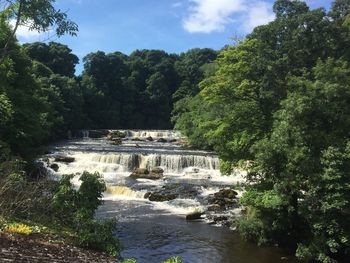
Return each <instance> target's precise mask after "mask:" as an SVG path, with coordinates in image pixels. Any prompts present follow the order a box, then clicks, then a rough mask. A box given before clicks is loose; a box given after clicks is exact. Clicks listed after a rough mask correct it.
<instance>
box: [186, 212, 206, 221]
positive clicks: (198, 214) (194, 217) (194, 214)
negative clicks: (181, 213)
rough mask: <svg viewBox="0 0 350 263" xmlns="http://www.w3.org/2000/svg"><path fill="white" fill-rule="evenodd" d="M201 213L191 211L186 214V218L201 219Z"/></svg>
mask: <svg viewBox="0 0 350 263" xmlns="http://www.w3.org/2000/svg"><path fill="white" fill-rule="evenodd" d="M202 215H203V213H202V212H193V213H190V214H188V215H186V220H197V219H201V216H202Z"/></svg>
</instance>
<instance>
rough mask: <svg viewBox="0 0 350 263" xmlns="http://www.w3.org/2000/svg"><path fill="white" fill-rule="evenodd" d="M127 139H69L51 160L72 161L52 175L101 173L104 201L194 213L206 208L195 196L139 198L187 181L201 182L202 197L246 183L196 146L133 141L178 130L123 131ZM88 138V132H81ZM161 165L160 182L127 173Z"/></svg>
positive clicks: (167, 135)
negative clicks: (225, 173) (61, 157)
mask: <svg viewBox="0 0 350 263" xmlns="http://www.w3.org/2000/svg"><path fill="white" fill-rule="evenodd" d="M122 132H124V133H125V134H126V135H127V137H126V138H125V139H124V140H123V143H122V145H111V144H110V143H109V142H108V141H107V139H90V138H82V139H77V140H71V141H68V142H65V143H63V144H60V145H57V146H55V147H54V151H55V152H54V153H53V154H51V155H50V156H49V157H50V161H51V162H54V157H55V156H56V155H64V156H70V157H73V158H74V159H75V161H74V162H72V163H62V162H58V163H57V162H56V163H57V164H58V165H59V170H58V172H57V173H54V175H55V176H56V177H57V176H58V177H60V176H61V175H62V174H77V176H75V177H74V179H73V180H72V182H73V183H74V184H75V185H76V186H77V187H78V186H79V185H80V181H79V174H81V173H82V172H83V171H88V172H91V173H93V172H98V173H100V174H102V176H103V178H104V180H105V181H106V183H107V186H108V190H107V192H106V193H105V194H104V199H106V200H129V201H130V202H131V201H132V200H137V201H143V202H145V203H152V206H153V208H154V209H155V210H164V211H167V212H170V213H173V214H176V215H184V214H188V213H191V212H195V211H204V210H205V205H204V204H202V203H200V202H199V200H196V199H190V198H185V199H181V198H177V199H175V200H171V201H167V202H150V201H148V200H147V199H144V198H143V196H144V195H145V193H146V192H147V191H150V190H151V191H154V190H157V189H161V188H162V187H163V186H165V185H167V184H173V183H180V184H182V183H185V184H192V185H194V186H196V185H198V186H200V185H202V184H204V185H205V187H202V188H201V189H200V190H199V197H203V198H206V197H208V196H209V195H210V194H213V193H215V192H217V191H219V190H220V189H222V188H223V187H225V186H231V185H233V184H237V183H241V182H242V181H244V173H242V172H237V173H236V175H235V176H221V174H220V171H219V159H218V157H217V156H215V155H213V153H210V152H205V151H196V150H183V149H181V147H180V146H179V145H178V144H177V143H176V142H175V143H170V142H168V143H160V142H156V141H146V140H144V141H136V142H135V141H133V140H132V139H133V138H147V137H152V138H153V139H154V140H157V139H160V138H163V139H166V140H168V141H169V140H183V139H184V138H183V136H182V135H181V134H180V133H179V132H176V131H175V132H174V131H132V130H130V131H129V130H123V131H122ZM83 134H84V136H88V131H84V132H83ZM155 167H161V168H162V169H163V170H164V179H163V180H155V181H153V180H148V179H137V180H131V179H130V178H129V175H130V174H131V172H132V171H133V170H134V169H136V168H147V169H149V170H150V169H152V168H155Z"/></svg>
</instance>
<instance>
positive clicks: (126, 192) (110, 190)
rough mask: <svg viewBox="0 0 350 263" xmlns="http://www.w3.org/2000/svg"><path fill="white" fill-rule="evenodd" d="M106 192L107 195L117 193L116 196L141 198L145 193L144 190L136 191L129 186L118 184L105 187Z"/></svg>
mask: <svg viewBox="0 0 350 263" xmlns="http://www.w3.org/2000/svg"><path fill="white" fill-rule="evenodd" d="M106 193H107V195H112V196H113V195H117V196H124V197H127V198H141V199H143V197H144V195H145V193H144V192H137V191H134V190H132V189H130V188H129V187H126V186H120V185H117V186H109V187H107V191H106Z"/></svg>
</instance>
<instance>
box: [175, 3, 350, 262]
mask: <svg viewBox="0 0 350 263" xmlns="http://www.w3.org/2000/svg"><path fill="white" fill-rule="evenodd" d="M273 10H274V12H275V16H276V18H275V20H274V21H272V22H270V23H269V24H267V25H264V26H258V27H256V28H255V29H254V30H253V32H252V33H251V34H249V35H248V36H247V38H246V39H244V40H242V41H241V42H240V43H239V44H238V45H236V46H230V47H227V48H226V49H224V50H222V51H221V52H220V53H219V55H218V59H217V60H216V62H215V63H216V70H214V71H213V72H212V74H211V75H210V76H208V77H206V78H205V79H204V80H203V81H201V82H200V84H199V87H200V92H199V93H198V94H196V95H194V96H192V97H187V98H184V99H182V101H181V100H180V101H179V102H178V103H181V104H178V103H177V104H176V105H175V106H179V105H180V106H181V107H180V109H181V111H182V112H181V114H179V115H175V116H173V118H175V122H176V128H178V129H180V130H182V131H183V132H184V133H185V134H186V135H187V136H188V137H189V139H190V142H191V143H192V144H193V145H196V146H198V147H206V148H209V149H213V150H215V151H216V152H217V153H219V155H220V158H221V159H222V162H221V170H222V172H223V173H226V174H230V173H231V172H232V169H233V167H237V166H241V167H244V169H246V170H247V171H248V178H247V180H248V183H249V185H248V186H247V191H246V193H245V194H244V195H243V197H242V199H241V202H242V204H243V205H244V206H245V207H246V213H245V216H244V217H243V219H241V220H240V221H239V222H238V225H239V231H240V232H241V233H242V234H243V236H245V237H246V238H248V239H251V240H254V241H256V242H258V243H260V244H264V243H268V244H278V245H281V246H287V247H290V248H292V249H293V250H294V251H295V253H296V255H297V256H298V257H299V258H301V259H304V260H306V261H313V260H316V261H320V262H337V261H342V262H348V261H347V260H349V258H350V221H349V216H350V133H349V132H350V65H349V63H350V49H349V47H350V1H349V0H336V1H334V2H333V4H332V7H331V9H330V10H329V11H327V10H325V9H324V8H318V9H315V10H311V9H310V8H309V7H308V6H307V4H306V3H305V2H303V1H288V0H277V1H276V2H275V3H274V6H273Z"/></svg>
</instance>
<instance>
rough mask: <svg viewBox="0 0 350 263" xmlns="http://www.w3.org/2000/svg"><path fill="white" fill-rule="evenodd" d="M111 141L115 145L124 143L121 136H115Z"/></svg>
mask: <svg viewBox="0 0 350 263" xmlns="http://www.w3.org/2000/svg"><path fill="white" fill-rule="evenodd" d="M110 141H111V144H113V145H121V144H122V139H120V138H113V139H110Z"/></svg>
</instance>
